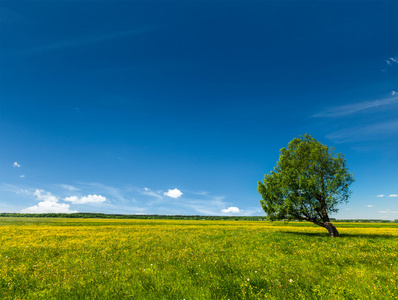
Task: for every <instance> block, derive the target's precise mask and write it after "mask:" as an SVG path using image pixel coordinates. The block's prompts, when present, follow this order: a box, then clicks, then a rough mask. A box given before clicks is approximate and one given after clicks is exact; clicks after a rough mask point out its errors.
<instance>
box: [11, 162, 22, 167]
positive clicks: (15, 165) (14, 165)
mask: <svg viewBox="0 0 398 300" xmlns="http://www.w3.org/2000/svg"><path fill="white" fill-rule="evenodd" d="M12 166H13V167H14V168H15V167H17V168H20V167H21V165H20V164H18V163H17V162H14V163H13V164H12Z"/></svg>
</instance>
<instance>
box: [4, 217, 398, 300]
mask: <svg viewBox="0 0 398 300" xmlns="http://www.w3.org/2000/svg"><path fill="white" fill-rule="evenodd" d="M336 227H337V229H338V230H339V232H340V234H341V237H340V238H329V237H328V233H327V231H326V230H325V229H323V228H320V227H317V226H314V225H312V224H310V223H288V224H285V223H283V222H275V223H269V222H261V221H257V222H246V221H169V220H117V219H112V220H109V219H107V220H105V219H59V218H54V219H39V218H0V299H181V300H182V299H186V300H188V299H217V300H218V299H231V300H232V299H328V300H331V299H398V224H396V223H395V224H394V223H386V224H379V223H377V224H375V223H369V224H364V223H336Z"/></svg>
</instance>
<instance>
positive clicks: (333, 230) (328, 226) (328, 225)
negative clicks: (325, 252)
mask: <svg viewBox="0 0 398 300" xmlns="http://www.w3.org/2000/svg"><path fill="white" fill-rule="evenodd" d="M323 226H324V227H325V228H326V229H327V230H328V231H329V236H331V237H338V236H339V232H338V231H337V229H336V227H334V225H333V224H332V223H330V222H325V223H323Z"/></svg>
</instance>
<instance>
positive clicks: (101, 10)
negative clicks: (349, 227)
mask: <svg viewBox="0 0 398 300" xmlns="http://www.w3.org/2000/svg"><path fill="white" fill-rule="evenodd" d="M0 11H1V13H0V26H1V34H0V47H1V48H0V63H1V65H0V66H1V68H0V105H1V106H0V152H1V155H0V211H1V212H73V211H79V212H103V213H126V214H138V213H140V214H142V213H145V214H194V215H196V214H199V215H263V212H262V211H261V207H260V205H259V199H260V195H258V194H257V181H259V180H262V178H263V176H264V174H265V173H268V172H269V171H270V170H271V169H272V168H273V167H274V166H275V163H276V161H277V160H278V157H279V149H280V148H282V147H285V146H286V145H287V143H288V142H289V141H290V140H291V139H293V138H294V137H298V136H299V135H303V134H305V133H309V134H311V135H312V136H313V137H314V138H316V139H317V140H318V141H320V142H322V143H324V144H326V145H328V146H333V147H335V148H336V151H337V152H342V153H344V155H345V157H346V159H347V162H348V166H349V169H350V171H351V172H353V173H354V174H355V179H356V182H355V183H354V184H353V185H352V191H353V193H352V196H351V199H350V202H349V203H348V204H347V205H342V206H341V207H340V211H339V213H338V214H336V215H335V216H334V217H337V218H377V219H398V172H397V170H398V151H397V149H398V18H397V12H398V2H397V1H117V0H116V1H88V0H87V1H77V0H76V1H19V0H18V1H15V0H13V1H7V0H2V1H1V2H0Z"/></svg>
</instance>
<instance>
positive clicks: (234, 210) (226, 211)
mask: <svg viewBox="0 0 398 300" xmlns="http://www.w3.org/2000/svg"><path fill="white" fill-rule="evenodd" d="M221 212H223V213H239V212H242V210H240V209H239V208H237V207H234V206H231V207H228V208H226V209H222V210H221Z"/></svg>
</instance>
